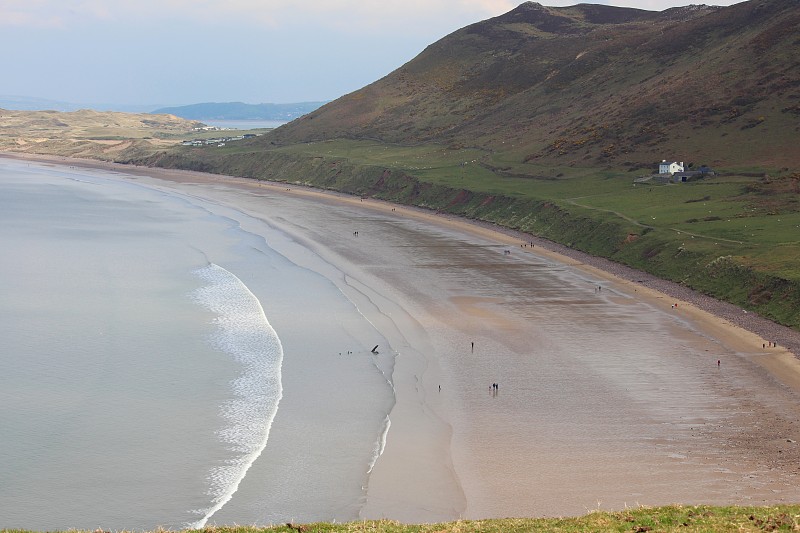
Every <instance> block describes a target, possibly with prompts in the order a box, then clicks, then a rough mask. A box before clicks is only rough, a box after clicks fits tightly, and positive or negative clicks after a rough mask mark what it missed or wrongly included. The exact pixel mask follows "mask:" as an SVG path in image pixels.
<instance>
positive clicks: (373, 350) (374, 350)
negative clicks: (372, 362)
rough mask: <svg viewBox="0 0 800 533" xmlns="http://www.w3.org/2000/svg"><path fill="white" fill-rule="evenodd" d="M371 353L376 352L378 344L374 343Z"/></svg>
mask: <svg viewBox="0 0 800 533" xmlns="http://www.w3.org/2000/svg"><path fill="white" fill-rule="evenodd" d="M372 353H375V354H376V353H378V345H377V344H376V345H375V347H374V348H373V349H372Z"/></svg>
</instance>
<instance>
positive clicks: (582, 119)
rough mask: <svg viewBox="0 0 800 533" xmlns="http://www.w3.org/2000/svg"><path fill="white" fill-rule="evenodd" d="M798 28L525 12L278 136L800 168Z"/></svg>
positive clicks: (750, 17)
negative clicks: (683, 157) (685, 156)
mask: <svg viewBox="0 0 800 533" xmlns="http://www.w3.org/2000/svg"><path fill="white" fill-rule="evenodd" d="M797 27H800V3H798V2H796V1H794V0H751V1H749V2H744V3H741V4H737V5H734V6H731V7H725V8H719V7H708V6H689V7H684V8H674V9H669V10H666V11H663V12H652V11H645V10H641V9H627V8H615V7H609V6H600V5H588V4H581V5H577V6H573V7H565V8H551V7H544V6H542V5H539V4H536V3H533V2H527V3H524V4H522V5H520V6H519V7H518V8H516V9H514V10H512V11H510V12H509V13H506V14H504V15H502V16H499V17H496V18H493V19H489V20H486V21H483V22H479V23H476V24H473V25H470V26H467V27H465V28H463V29H461V30H458V31H456V32H454V33H453V34H451V35H449V36H447V37H445V38H443V39H441V40H440V41H438V42H436V43H434V44H432V45H430V46H429V47H428V48H427V49H426V50H425V51H423V52H422V53H421V54H420V55H419V56H417V57H416V58H414V59H413V60H412V61H410V62H409V63H407V64H406V65H403V66H402V67H401V68H399V69H397V70H396V71H394V72H393V73H391V74H389V75H388V76H386V77H385V78H383V79H381V80H378V81H376V82H375V83H373V84H371V85H369V86H367V87H364V88H363V89H361V90H359V91H356V92H354V93H351V94H349V95H346V96H344V97H342V98H340V99H338V100H336V101H334V102H332V103H330V104H328V105H326V106H323V107H322V108H320V109H318V110H317V111H314V112H312V113H310V114H308V115H306V116H305V117H303V118H302V119H299V120H297V121H295V122H294V123H291V124H290V125H288V126H286V127H284V128H281V129H279V130H278V131H277V132H276V133H275V134H274V135H273V136H272V137H271V138H270V140H271V141H273V142H278V143H291V142H304V141H309V140H321V139H333V138H351V139H377V140H380V141H383V142H388V143H401V144H414V143H424V142H435V143H446V144H461V145H466V146H477V147H480V148H485V149H488V150H491V151H494V152H511V153H510V154H509V156H510V157H511V158H513V159H517V160H520V161H531V162H546V163H548V164H555V163H557V164H570V163H580V164H583V165H594V164H598V163H602V164H606V163H607V164H610V165H614V164H622V163H631V162H633V163H651V162H652V161H658V160H660V159H661V158H662V155H664V154H674V153H682V152H685V151H686V150H687V149H688V148H691V149H692V153H694V154H696V157H697V160H698V161H702V162H704V163H707V164H712V165H736V164H750V163H753V164H758V163H759V162H765V161H769V162H771V163H774V164H777V165H785V166H797V165H798V163H800V153H798V152H800V151H797V150H793V149H792V147H794V146H797V144H798V141H800V130H798V116H799V115H800V107H798V106H800V66H799V64H798V61H797V57H800V38H798V34H797V32H796V28H797ZM511 145H513V148H511ZM741 146H746V147H747V149H746V150H742V149H741Z"/></svg>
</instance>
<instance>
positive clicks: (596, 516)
mask: <svg viewBox="0 0 800 533" xmlns="http://www.w3.org/2000/svg"><path fill="white" fill-rule="evenodd" d="M798 529H800V506H798V505H782V506H776V507H707V506H687V507H684V506H668V507H657V508H637V509H628V510H625V511H620V512H614V513H609V512H599V511H598V512H591V513H589V514H587V515H586V516H582V517H576V518H518V519H503V520H476V521H470V520H459V521H457V522H449V523H444V524H419V525H409V524H401V523H399V522H394V521H389V520H381V521H362V522H351V523H347V524H330V523H315V524H306V525H290V524H286V525H282V526H275V527H268V528H256V527H246V526H230V527H208V528H206V529H205V530H203V531H206V532H208V533H284V532H285V533H292V532H306V533H312V532H330V533H351V532H352V533H355V532H367V531H369V532H374V533H443V532H461V533H468V532H481V533H510V532H523V531H552V532H562V533H573V532H579V531H580V532H583V531H620V532H630V531H635V532H645V531H681V532H693V531H715V532H724V531H737V532H741V531H797V530H798ZM98 531H99V530H98ZM23 532H24V530H0V533H23ZM24 533H27V532H24Z"/></svg>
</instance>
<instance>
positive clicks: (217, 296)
mask: <svg viewBox="0 0 800 533" xmlns="http://www.w3.org/2000/svg"><path fill="white" fill-rule="evenodd" d="M196 274H197V275H198V276H199V277H200V278H201V279H203V280H205V281H207V282H208V284H207V285H206V286H204V287H201V288H200V289H197V290H196V291H195V292H194V293H193V297H194V298H195V300H197V301H198V302H199V303H200V304H201V305H203V306H204V307H205V308H207V309H208V310H209V311H211V312H213V313H215V314H216V315H217V317H216V318H215V319H214V323H215V324H216V326H217V331H216V332H215V333H214V335H213V336H212V342H213V344H214V345H215V347H217V348H218V349H219V350H221V351H223V352H225V353H227V354H229V355H230V356H231V357H232V358H233V359H234V360H235V361H237V362H238V363H239V364H240V365H241V366H242V370H241V374H240V375H239V377H238V378H237V379H236V380H234V381H233V382H232V388H233V396H234V397H233V398H232V399H231V400H229V401H227V402H225V404H224V405H223V406H222V409H221V411H222V416H223V417H224V419H225V421H226V424H225V425H224V427H223V428H222V429H220V430H219V431H218V432H217V433H218V435H219V438H220V440H221V441H223V442H225V443H227V444H228V445H229V446H230V450H231V452H233V453H234V455H233V457H231V458H230V459H229V460H227V461H225V464H224V465H220V466H215V467H213V468H212V469H211V471H210V473H209V475H208V480H209V485H210V486H209V490H208V494H209V495H210V496H212V506H211V507H210V508H208V509H204V510H202V511H200V512H202V513H203V518H201V519H200V520H198V521H197V522H194V523H192V524H190V525H189V526H188V527H189V528H190V529H201V528H203V527H205V525H206V523H207V522H208V519H209V518H211V517H212V516H213V515H214V513H216V512H217V511H219V510H220V509H221V508H222V507H223V506H224V505H225V504H226V503H228V501H230V499H231V498H232V497H233V494H234V493H235V492H236V490H237V489H238V488H239V484H240V483H241V481H242V479H244V477H245V475H246V474H247V471H248V469H249V468H250V466H251V465H252V464H253V463H254V462H255V460H256V459H257V458H258V456H259V455H261V452H262V451H263V450H264V448H265V447H266V445H267V440H268V439H269V431H270V428H271V427H272V421H273V420H274V419H275V414H276V413H277V412H278V404H279V403H280V400H281V398H282V397H283V387H282V385H281V364H282V362H283V347H282V346H281V341H280V338H278V335H277V333H275V330H274V329H272V326H271V325H270V323H269V321H268V320H267V317H266V315H265V314H264V309H263V308H262V307H261V303H260V302H259V301H258V298H256V297H255V295H254V294H253V293H252V292H250V289H248V288H247V286H246V285H245V284H244V283H242V281H241V280H240V279H239V278H237V277H236V276H235V275H233V274H232V273H231V272H229V271H227V270H225V269H224V268H222V267H220V266H218V265H215V264H213V263H212V264H209V265H208V266H207V267H204V268H201V269H199V270H197V271H196Z"/></svg>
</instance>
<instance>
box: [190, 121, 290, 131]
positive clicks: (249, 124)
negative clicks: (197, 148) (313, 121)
mask: <svg viewBox="0 0 800 533" xmlns="http://www.w3.org/2000/svg"><path fill="white" fill-rule="evenodd" d="M201 122H203V124H207V125H209V126H214V127H216V128H222V129H232V130H256V129H261V128H270V129H274V128H277V127H280V126H283V125H284V124H288V122H289V121H288V120H260V119H253V120H249V119H248V120H238V119H237V120H234V119H231V120H216V119H215V120H202V121H201Z"/></svg>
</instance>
